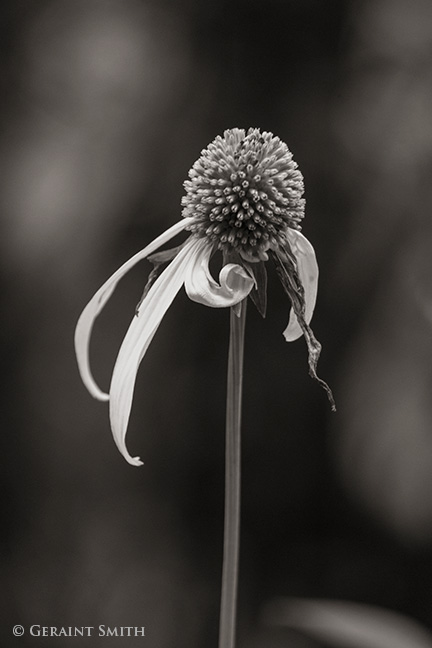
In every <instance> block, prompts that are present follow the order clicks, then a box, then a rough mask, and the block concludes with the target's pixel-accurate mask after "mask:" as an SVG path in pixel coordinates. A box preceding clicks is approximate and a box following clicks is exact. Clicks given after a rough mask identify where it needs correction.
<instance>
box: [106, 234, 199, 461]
mask: <svg viewBox="0 0 432 648" xmlns="http://www.w3.org/2000/svg"><path fill="white" fill-rule="evenodd" d="M196 250H197V239H196V238H193V237H191V238H189V240H188V241H187V242H186V243H185V245H184V246H183V248H182V249H181V250H180V252H179V253H178V254H177V256H176V257H175V259H174V260H173V261H171V263H170V264H169V266H168V267H167V268H166V269H165V270H164V271H163V272H162V274H161V275H160V276H159V277H158V279H157V280H156V281H155V283H154V284H153V285H152V287H151V288H150V290H149V292H148V293H147V295H146V296H145V298H144V300H143V301H142V303H141V304H140V306H139V308H138V310H137V313H136V315H135V317H134V318H133V320H132V322H131V324H130V326H129V330H128V332H127V333H126V336H125V338H124V340H123V344H122V345H121V348H120V351H119V354H118V357H117V360H116V364H115V367H114V371H113V375H112V380H111V387H110V397H109V399H110V420H111V429H112V433H113V437H114V441H115V442H116V444H117V447H118V449H119V450H120V452H121V454H122V455H123V456H124V458H125V459H126V461H128V462H129V463H130V464H132V465H133V466H139V465H141V464H142V462H141V461H140V460H139V458H138V457H131V456H130V454H129V452H128V450H127V448H126V444H125V437H126V431H127V426H128V422H129V416H130V411H131V406H132V397H133V391H134V387H135V381H136V375H137V371H138V367H139V365H140V363H141V360H142V359H143V357H144V355H145V353H146V351H147V349H148V347H149V345H150V342H151V341H152V339H153V336H154V334H155V333H156V331H157V329H158V327H159V324H160V323H161V321H162V318H163V316H164V315H165V313H166V311H167V310H168V308H169V306H170V305H171V303H172V301H173V299H174V297H175V296H176V295H177V293H178V291H179V290H180V288H181V287H182V285H183V282H184V277H185V274H186V273H187V271H188V268H189V266H190V265H191V264H193V263H194V257H195V254H196Z"/></svg>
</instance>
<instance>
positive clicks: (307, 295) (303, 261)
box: [283, 229, 318, 342]
mask: <svg viewBox="0 0 432 648" xmlns="http://www.w3.org/2000/svg"><path fill="white" fill-rule="evenodd" d="M288 238H289V243H290V246H291V250H292V252H293V254H294V256H295V259H296V261H297V270H298V274H299V277H300V280H301V282H302V284H303V288H304V301H305V315H304V318H305V321H306V324H309V322H310V321H311V319H312V315H313V311H314V308H315V302H316V298H317V292H318V264H317V260H316V256H315V250H314V249H313V247H312V245H311V243H309V241H308V240H307V238H306V237H305V236H303V234H301V233H300V232H298V231H297V230H294V229H290V230H288ZM283 335H284V337H285V340H286V341H287V342H292V341H293V340H297V338H299V337H301V336H302V335H303V330H302V328H301V326H300V324H299V322H298V320H297V316H296V314H295V313H294V309H293V308H291V312H290V317H289V322H288V326H287V327H286V329H285V331H284V332H283Z"/></svg>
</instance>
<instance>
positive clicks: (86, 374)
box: [75, 218, 192, 401]
mask: <svg viewBox="0 0 432 648" xmlns="http://www.w3.org/2000/svg"><path fill="white" fill-rule="evenodd" d="M191 220H192V219H191V218H183V219H182V220H181V221H180V222H178V223H176V224H175V225H173V226H172V227H170V228H169V229H167V230H166V231H165V232H163V234H161V235H160V236H158V237H157V238H155V239H154V241H152V242H151V243H150V244H149V245H147V246H146V247H145V248H144V249H143V250H141V251H140V252H137V254H135V255H134V256H133V257H131V258H130V259H129V260H128V261H126V263H124V264H123V265H122V266H121V267H120V268H119V269H118V270H116V272H114V274H113V275H111V277H110V278H109V279H108V280H107V281H106V282H105V283H104V284H103V286H101V287H100V288H99V290H98V291H97V292H96V294H95V295H94V296H93V297H92V299H91V300H90V301H89V303H88V304H87V306H86V307H85V308H84V310H83V312H82V313H81V316H80V318H79V320H78V323H77V326H76V329H75V352H76V357H77V361H78V368H79V371H80V374H81V378H82V381H83V383H84V385H85V386H86V387H87V389H88V390H89V392H90V394H91V395H92V396H94V397H95V398H98V399H99V400H102V401H107V400H108V399H109V396H108V394H105V393H104V392H103V391H102V390H101V389H99V387H98V385H97V384H96V382H95V380H94V378H93V376H92V373H91V370H90V362H89V344H90V336H91V332H92V329H93V324H94V322H95V320H96V317H97V316H98V315H99V313H100V312H101V310H102V308H103V307H104V306H105V304H106V302H107V301H108V299H109V298H110V296H111V295H112V293H113V291H114V289H115V287H116V285H117V283H118V282H119V280H120V279H121V278H122V277H123V276H124V275H125V274H126V273H127V272H129V270H130V269H131V268H132V267H133V266H134V265H135V264H136V263H138V261H141V260H142V259H145V258H146V257H147V256H149V255H150V254H153V252H155V251H156V250H157V249H158V248H159V247H160V246H161V245H163V244H164V243H166V242H167V241H169V240H170V239H172V238H173V237H174V236H176V234H178V233H179V232H181V231H182V230H184V229H185V228H186V227H187V225H188V224H189V223H190V222H191Z"/></svg>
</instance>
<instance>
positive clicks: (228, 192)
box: [182, 128, 305, 261]
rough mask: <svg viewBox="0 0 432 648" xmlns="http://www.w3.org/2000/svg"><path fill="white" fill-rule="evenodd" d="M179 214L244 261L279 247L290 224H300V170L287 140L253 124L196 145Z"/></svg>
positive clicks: (198, 232) (296, 226)
mask: <svg viewBox="0 0 432 648" xmlns="http://www.w3.org/2000/svg"><path fill="white" fill-rule="evenodd" d="M184 187H185V189H186V195H185V196H184V197H183V198H182V206H183V211H182V215H183V216H184V217H192V218H193V222H192V224H191V225H190V226H189V228H188V229H190V230H191V231H192V232H193V233H195V234H196V235H198V236H202V237H207V238H209V239H210V240H211V241H213V242H214V244H215V245H216V246H217V247H218V248H219V249H220V250H222V251H223V252H226V253H229V252H232V251H236V252H238V253H239V254H240V255H241V256H242V257H243V258H245V259H247V260H249V261H259V260H266V259H267V254H266V252H267V250H269V249H274V250H276V249H277V248H280V247H283V245H284V242H285V233H286V231H287V229H288V228H289V227H291V228H293V229H300V222H301V220H302V218H303V217H304V205H305V201H304V199H303V198H302V196H303V192H304V185H303V176H302V174H301V173H300V171H299V169H298V168H297V164H296V163H295V162H294V160H293V158H292V154H291V152H290V150H289V149H288V147H287V145H286V144H285V143H284V142H282V141H281V140H280V139H279V137H275V136H274V135H273V134H272V133H269V132H266V131H263V132H261V131H260V130H259V129H258V128H250V129H249V130H248V131H247V133H246V132H245V131H244V130H243V129H241V128H233V129H230V130H226V131H225V132H224V134H223V137H221V136H218V137H216V139H215V140H214V141H213V142H212V143H211V144H209V146H208V147H207V148H206V149H204V150H203V151H201V155H200V157H199V158H198V160H197V161H196V162H195V164H194V165H193V166H192V168H191V170H190V171H189V180H186V182H185V183H184Z"/></svg>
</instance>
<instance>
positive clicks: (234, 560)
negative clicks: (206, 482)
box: [219, 300, 246, 648]
mask: <svg viewBox="0 0 432 648" xmlns="http://www.w3.org/2000/svg"><path fill="white" fill-rule="evenodd" d="M237 308H238V307H237ZM245 323H246V300H244V301H243V302H242V303H241V304H240V307H239V310H237V311H234V309H233V308H231V312H230V342H229V353H228V383H227V408H226V447H225V523H224V555H223V568H222V597H221V615H220V625H219V648H234V646H235V631H236V611H237V582H238V564H239V547H240V464H241V462H240V448H241V445H240V428H241V399H242V387H243V350H244V332H245Z"/></svg>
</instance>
